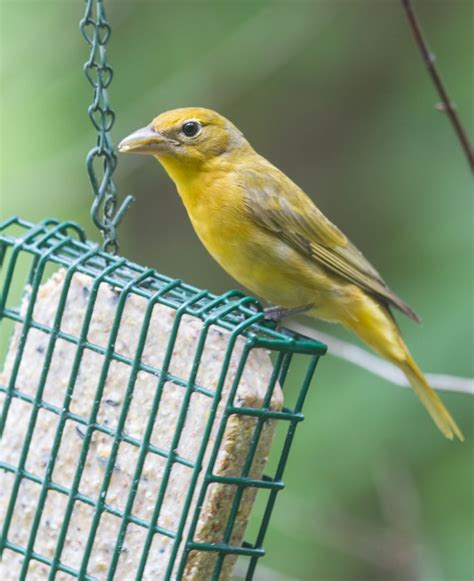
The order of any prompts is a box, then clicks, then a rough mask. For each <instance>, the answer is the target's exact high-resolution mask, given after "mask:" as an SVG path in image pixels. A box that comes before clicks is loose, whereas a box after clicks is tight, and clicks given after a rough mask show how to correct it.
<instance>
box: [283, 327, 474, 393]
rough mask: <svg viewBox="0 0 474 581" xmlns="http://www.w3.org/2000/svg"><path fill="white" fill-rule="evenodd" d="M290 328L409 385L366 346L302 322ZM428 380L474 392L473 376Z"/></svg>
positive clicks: (435, 385) (433, 376)
mask: <svg viewBox="0 0 474 581" xmlns="http://www.w3.org/2000/svg"><path fill="white" fill-rule="evenodd" d="M288 328H290V329H293V330H294V331H297V332H298V333H301V334H303V335H308V336H309V337H311V338H313V339H317V340H319V341H322V342H323V343H325V344H326V345H327V346H328V352H329V353H330V354H331V355H334V357H339V358H340V359H344V360H345V361H348V362H349V363H352V364H353V365H357V367H361V368H362V369H366V370H367V371H369V372H370V373H373V374H374V375H378V376H379V377H383V378H384V379H386V380H387V381H390V383H394V384H395V385H399V386H401V387H410V384H409V383H408V381H407V379H406V377H405V376H404V375H403V373H402V372H401V371H400V370H399V369H398V368H397V367H395V366H394V365H392V364H391V363H389V362H388V361H384V360H383V359H381V358H380V357H377V355H373V354H372V353H369V352H367V351H366V350H365V349H362V348H361V347H358V346H357V345H352V343H347V342H346V341H342V340H341V339H336V337H333V336H332V335H328V334H327V333H322V332H321V331H316V330H315V329H313V328H312V327H307V326H306V325H301V324H299V323H293V322H292V323H289V324H288ZM426 379H427V380H428V381H429V383H430V385H431V387H433V388H434V389H440V390H444V391H454V392H457V393H467V394H470V395H474V379H471V378H470V377H457V376H455V375H445V374H438V373H427V374H426Z"/></svg>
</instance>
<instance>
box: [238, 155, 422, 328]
mask: <svg viewBox="0 0 474 581" xmlns="http://www.w3.org/2000/svg"><path fill="white" fill-rule="evenodd" d="M265 169H266V170H268V171H265V172H261V171H255V172H254V171H252V170H246V171H245V174H244V175H243V176H241V186H242V189H243V192H244V197H245V203H246V206H247V209H248V211H249V212H250V214H251V215H252V216H253V218H254V219H255V220H256V221H257V222H258V223H259V224H260V226H262V227H264V228H265V229H267V230H269V231H271V232H272V233H273V234H275V235H276V236H278V237H279V238H280V239H283V240H285V241H286V242H287V243H288V244H290V245H291V246H292V247H293V248H295V249H297V250H298V251H299V252H301V253H302V254H304V255H305V256H307V257H309V258H311V259H312V260H314V261H316V262H318V263H319V264H322V265H324V266H325V267H326V268H327V269H328V270H330V271H332V272H334V273H336V274H338V275H339V276H341V277H343V278H344V279H346V280H348V281H350V282H352V283H354V284H356V285H357V286H359V287H361V288H363V289H364V290H366V291H368V292H369V293H371V294H373V295H375V296H376V297H377V298H378V299H380V300H382V301H383V302H385V303H388V304H390V305H393V306H394V307H397V308H398V309H400V310H401V311H402V312H403V313H405V314H406V315H407V316H408V317H410V318H411V319H413V320H415V321H417V322H419V321H420V318H419V317H418V315H417V314H416V313H415V312H414V311H413V310H412V309H411V308H410V307H409V306H408V305H407V304H406V303H404V302H403V301H402V300H401V299H400V298H399V297H397V296H396V295H395V294H394V293H393V292H392V291H391V290H390V289H389V288H388V286H387V285H386V284H385V282H384V280H383V279H382V277H381V276H380V274H379V273H378V272H377V271H376V270H375V268H374V267H373V266H372V265H371V264H370V262H369V261H368V260H367V259H366V258H365V257H364V256H363V254H362V253H361V252H360V251H359V250H357V248H356V247H355V246H354V245H353V244H352V242H350V240H348V239H347V237H346V236H345V235H344V234H343V233H342V232H341V231H340V230H339V228H337V227H336V226H335V225H334V224H333V223H332V222H331V221H330V220H328V219H327V218H326V216H324V214H323V213H322V212H321V211H320V210H318V208H316V206H315V205H314V204H313V202H312V201H311V199H310V198H309V197H308V196H307V195H306V194H305V193H304V192H303V191H302V190H301V189H300V188H298V186H297V185H296V184H294V183H293V182H292V181H291V180H290V179H289V178H287V177H286V176H285V175H284V174H283V173H281V172H280V171H279V170H276V168H274V167H273V166H271V169H270V168H265Z"/></svg>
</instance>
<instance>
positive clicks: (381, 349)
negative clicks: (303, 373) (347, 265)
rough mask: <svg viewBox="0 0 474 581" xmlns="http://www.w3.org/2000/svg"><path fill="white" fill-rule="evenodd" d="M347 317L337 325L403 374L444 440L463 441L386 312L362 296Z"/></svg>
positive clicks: (388, 313)
mask: <svg viewBox="0 0 474 581" xmlns="http://www.w3.org/2000/svg"><path fill="white" fill-rule="evenodd" d="M351 314H352V317H351V318H349V317H346V318H342V317H341V318H340V320H341V322H342V323H343V324H344V325H345V326H346V327H347V328H349V329H351V330H352V331H354V332H355V333H356V334H357V335H358V336H359V337H360V338H361V339H362V340H363V341H365V342H366V343H367V344H368V345H370V346H371V347H372V348H373V349H374V350H375V351H377V352H378V353H380V355H382V357H385V358H386V359H388V360H389V361H391V362H392V363H394V364H395V365H396V366H397V367H398V368H400V369H401V371H403V373H404V374H405V375H406V377H407V379H408V381H409V382H410V385H411V386H412V388H413V391H414V392H415V393H416V395H417V396H418V397H419V398H420V400H421V403H422V404H423V405H424V406H425V408H426V409H427V410H428V412H429V414H430V415H431V417H432V418H433V420H434V422H435V423H436V425H437V426H438V428H439V429H440V430H441V432H442V433H443V434H444V435H445V436H446V438H449V439H450V440H452V439H453V437H454V436H457V437H458V438H459V439H460V440H461V441H463V440H464V437H463V435H462V432H461V430H460V429H459V428H458V426H457V424H456V422H455V421H454V420H453V418H452V417H451V415H450V413H449V412H448V410H447V409H446V408H445V407H444V404H443V402H442V401H441V399H440V398H439V396H438V394H437V393H436V392H435V391H434V390H433V389H432V388H431V387H430V385H429V384H428V382H427V381H426V379H425V376H424V375H423V373H422V372H421V371H420V369H419V368H418V366H417V364H416V363H415V361H414V360H413V357H412V356H411V355H410V351H409V350H408V347H407V346H406V344H405V342H404V340H403V338H402V336H401V334H400V330H399V328H398V325H397V324H396V322H395V319H394V318H393V316H392V315H391V313H390V311H389V310H388V309H387V308H384V307H382V306H381V305H380V304H379V303H377V302H376V301H374V300H373V299H372V298H371V297H368V296H367V295H365V296H363V297H362V299H360V300H359V301H356V302H354V303H353V304H352V305H351Z"/></svg>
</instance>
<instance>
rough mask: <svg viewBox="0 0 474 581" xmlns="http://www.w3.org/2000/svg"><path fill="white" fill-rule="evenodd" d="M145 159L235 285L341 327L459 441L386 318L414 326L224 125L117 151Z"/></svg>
mask: <svg viewBox="0 0 474 581" xmlns="http://www.w3.org/2000/svg"><path fill="white" fill-rule="evenodd" d="M119 150H120V151H121V152H126V153H141V154H149V155H153V156H154V157H156V159H157V160H158V161H159V162H160V163H161V164H162V165H163V167H164V168H165V170H166V172H167V173H168V175H169V176H170V178H171V179H172V180H173V181H174V183H175V185H176V187H177V190H178V193H179V195H180V196H181V199H182V201H183V203H184V205H185V207H186V210H187V212H188V215H189V217H190V219H191V222H192V225H193V226H194V229H195V231H196V233H197V235H198V236H199V238H200V239H201V241H202V243H203V244H204V246H205V247H206V248H207V250H208V251H209V252H210V254H211V255H212V256H213V257H214V258H215V259H216V260H217V262H218V263H219V264H220V265H221V266H222V268H224V270H226V271H227V272H228V273H229V274H230V275H231V276H233V277H234V278H235V279H236V280H238V281H239V282H240V283H241V284H243V285H244V286H246V287H247V288H248V289H250V290H251V291H252V293H254V294H257V295H258V296H261V297H263V298H264V299H266V300H267V301H269V302H270V303H271V304H273V305H275V307H273V308H271V309H269V310H268V311H267V314H268V316H269V317H272V318H275V319H278V318H281V317H282V316H284V315H286V314H289V313H294V312H301V311H307V312H308V314H309V315H311V316H314V317H317V318H319V319H323V320H325V321H334V322H339V323H341V324H342V325H344V327H346V328H347V329H349V330H350V331H352V332H354V333H355V334H356V335H358V336H359V337H360V338H361V339H362V340H363V341H365V342H366V343H367V344H368V345H370V347H372V348H373V349H374V350H375V351H376V352H378V353H379V354H380V355H382V356H383V357H385V358H386V359H388V360H389V361H391V362H392V363H394V364H395V365H397V366H398V367H399V368H400V369H401V370H402V371H403V373H405V375H406V377H407V378H408V380H409V382H410V384H411V385H412V387H413V389H414V391H415V393H416V394H417V395H418V397H419V398H420V400H421V402H422V403H423V405H424V406H425V407H426V409H427V410H428V412H429V413H430V414H431V417H432V418H433V420H434V421H435V423H436V425H437V426H438V428H439V429H440V430H441V432H442V433H443V434H444V435H445V436H446V437H447V438H450V439H452V438H453V435H456V436H457V437H458V438H459V439H460V440H463V436H462V433H461V431H460V429H459V428H458V426H457V425H456V422H455V421H454V420H453V418H452V417H451V415H450V414H449V412H448V411H447V409H446V408H445V407H444V405H443V403H442V402H441V400H440V398H439V397H438V395H437V394H436V393H435V392H434V391H433V389H432V388H431V387H430V386H429V385H428V383H427V381H426V379H425V377H424V376H423V374H422V372H421V371H420V369H419V368H418V366H417V365H416V363H415V361H414V360H413V358H412V356H411V355H410V352H409V350H408V348H407V346H406V345H405V342H404V341H403V339H402V337H401V335H400V331H399V328H398V326H397V324H396V322H395V320H394V318H393V315H392V314H391V312H390V307H396V308H397V309H399V310H400V311H402V312H403V313H405V314H406V315H408V316H409V317H410V318H411V319H414V320H415V321H419V318H418V316H417V315H416V314H415V313H414V312H413V311H412V309H410V307H409V306H408V305H407V304H405V303H404V302H403V301H402V300H401V299H400V298H398V297H397V296H396V295H395V294H394V293H393V292H392V291H391V290H390V289H389V288H388V287H387V285H386V284H385V282H384V281H383V279H382V277H381V276H380V274H379V273H378V272H377V271H376V270H375V268H374V267H373V266H372V265H371V264H370V263H369V262H368V261H367V260H366V259H365V258H364V256H363V255H362V254H361V253H360V252H359V250H357V248H356V247H355V246H354V245H353V244H352V243H351V242H350V241H349V240H348V239H347V237H346V236H345V235H344V234H343V233H342V232H341V231H340V230H339V229H338V228H337V227H336V226H335V225H334V224H332V222H330V221H329V220H328V219H327V218H326V217H325V216H324V214H323V213H322V212H321V211H320V210H318V208H317V207H316V206H315V205H314V203H313V202H312V200H311V199H310V198H309V197H308V196H307V195H306V194H305V193H304V192H303V190H302V189H301V188H299V187H298V186H297V185H296V184H295V183H294V182H293V181H291V180H290V178H288V177H287V176H286V175H285V174H284V173H283V172H281V171H280V170H279V169H277V168H276V167H275V166H273V165H272V164H271V163H270V162H269V161H267V160H266V159H265V158H263V157H262V156H260V155H258V153H257V152H256V151H255V150H254V149H253V148H252V146H251V145H250V143H249V142H248V141H247V140H246V139H245V137H244V136H243V134H242V133H241V131H239V129H237V127H235V125H233V124H232V123H231V122H230V121H229V120H228V119H226V118H224V117H223V116H222V115H219V114H218V113H216V112H214V111H211V110H209V109H203V108H198V107H192V108H183V109H175V110H173V111H167V112H165V113H162V114H161V115H159V116H158V117H156V118H155V119H154V120H153V121H152V122H151V124H150V125H148V126H147V127H144V128H143V129H139V130H138V131H135V132H134V133H132V134H131V135H129V136H128V137H126V138H125V139H124V140H123V141H122V142H121V143H120V144H119Z"/></svg>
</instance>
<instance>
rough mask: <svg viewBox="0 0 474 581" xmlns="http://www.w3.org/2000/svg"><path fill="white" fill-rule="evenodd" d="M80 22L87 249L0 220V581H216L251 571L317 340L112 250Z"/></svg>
mask: <svg viewBox="0 0 474 581" xmlns="http://www.w3.org/2000/svg"><path fill="white" fill-rule="evenodd" d="M81 30H82V32H83V34H84V37H85V38H86V40H87V42H88V44H89V46H90V58H89V60H88V61H87V62H86V65H85V71H86V75H87V78H88V79H89V81H90V82H91V84H92V85H93V87H94V102H93V104H92V105H91V107H90V108H89V115H90V117H91V119H92V121H93V124H94V126H95V127H96V129H97V131H98V141H97V146H96V147H94V148H93V149H92V150H91V152H90V153H89V155H88V157H87V169H88V172H89V175H90V178H91V183H92V189H93V193H94V195H95V199H94V204H93V207H92V218H93V220H94V222H95V224H96V225H97V226H98V227H99V228H100V229H101V231H102V233H103V234H104V245H103V247H102V248H100V247H99V246H98V245H97V244H95V243H93V242H91V241H89V240H87V238H86V236H85V234H84V232H83V230H82V229H81V228H80V227H79V226H78V225H76V224H74V223H71V222H60V221H57V220H54V219H46V220H44V221H42V222H40V223H38V224H32V223H29V222H27V221H25V220H22V219H21V218H18V217H12V218H9V219H6V220H4V221H3V222H2V223H0V265H1V279H0V285H1V286H0V290H1V295H0V324H1V329H2V338H3V345H4V347H5V352H6V355H5V360H4V363H3V366H0V367H3V371H1V372H0V414H1V420H0V421H1V423H0V430H1V434H2V446H1V449H0V474H1V478H2V482H1V485H0V511H1V514H0V530H1V538H0V554H1V557H2V562H1V564H0V571H1V574H0V578H1V579H2V580H5V581H8V580H12V581H13V580H17V579H21V580H23V579H39V580H42V579H49V580H53V579H70V578H77V579H87V580H107V581H111V580H112V579H117V580H118V579H120V580H129V579H136V580H137V581H138V580H141V579H149V580H161V579H163V580H170V579H186V580H195V581H206V580H208V579H209V580H211V579H212V580H218V579H221V580H225V579H231V578H232V575H233V574H234V573H233V570H234V565H235V562H236V560H237V559H238V570H239V573H238V574H239V576H240V578H245V579H252V578H253V577H254V573H255V569H256V565H257V561H258V559H259V558H260V557H261V556H263V554H264V549H263V542H264V539H265V534H266V531H267V528H268V524H269V520H270V517H271V513H272V510H273V506H274V503H275V499H276V495H277V493H278V492H279V491H280V490H281V489H282V488H283V482H282V477H283V473H284V470H285V465H286V463H287V459H288V455H289V452H290V448H291V444H292V441H293V437H294V434H295V429H296V426H297V425H298V424H299V422H301V421H302V420H303V413H302V408H303V403H304V400H305V397H306V394H307V390H308V387H309V385H310V382H311V380H312V377H313V374H314V371H315V369H316V365H317V362H318V359H319V357H320V356H321V355H323V354H324V353H325V349H326V348H325V346H324V345H322V344H321V343H318V342H317V341H314V340H310V339H308V338H306V337H303V336H301V335H298V334H296V333H293V332H290V331H288V330H285V329H282V330H278V329H277V328H276V327H275V324H274V323H272V322H268V321H266V320H265V313H264V312H263V309H262V307H261V305H260V304H259V302H258V301H257V300H256V299H254V298H252V297H248V296H245V295H243V294H242V293H240V292H238V291H230V292H228V293H225V294H223V295H221V296H215V295H212V294H211V293H209V292H208V291H204V290H198V289H196V288H193V287H191V286H189V285H187V284H185V283H183V282H182V281H180V280H172V279H169V278H167V277H166V276H163V275H161V274H159V273H157V272H156V271H155V270H154V269H151V268H145V267H142V266H139V265H137V264H133V263H131V262H130V261H128V260H126V259H125V258H122V257H120V256H117V255H116V252H117V250H118V244H117V239H116V227H117V225H118V223H119V221H120V219H121V218H122V216H123V214H124V212H125V210H126V208H127V207H128V205H129V203H130V201H131V198H130V197H128V198H127V199H126V200H125V202H124V204H123V205H122V206H121V207H120V208H118V209H117V207H116V206H117V196H116V192H115V187H114V184H113V181H112V174H113V171H114V169H115V166H116V158H115V154H114V151H113V147H112V142H111V139H110V135H109V132H110V129H111V127H112V124H113V119H114V115H113V113H112V111H111V109H110V107H109V104H108V97H107V87H108V85H109V84H110V81H111V78H112V70H111V69H110V66H109V65H108V64H107V61H106V58H105V43H106V42H107V40H108V38H109V35H110V27H109V25H108V23H107V20H106V18H105V13H104V7H103V1H102V0H86V15H85V18H84V19H83V20H82V22H81ZM97 161H99V162H100V161H102V166H101V168H102V169H101V170H100V171H99V170H97V169H96V168H95V163H96V162H97ZM99 174H100V176H99ZM98 176H99V177H98ZM101 211H102V216H100V212H101ZM272 440H274V442H273V445H272ZM247 525H248V526H247ZM249 535H253V536H252V538H249ZM244 539H245V540H244Z"/></svg>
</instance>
